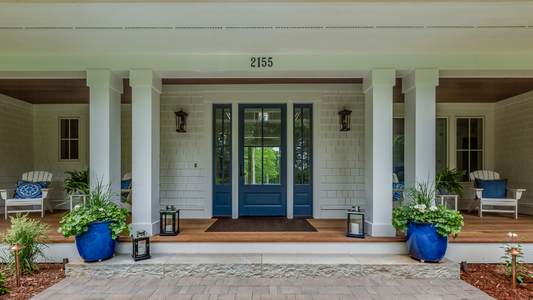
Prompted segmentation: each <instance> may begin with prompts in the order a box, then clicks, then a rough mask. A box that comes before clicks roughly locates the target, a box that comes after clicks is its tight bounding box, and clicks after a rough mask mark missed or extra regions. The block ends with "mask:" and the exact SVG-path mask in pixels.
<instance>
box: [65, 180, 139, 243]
mask: <svg viewBox="0 0 533 300" xmlns="http://www.w3.org/2000/svg"><path fill="white" fill-rule="evenodd" d="M83 195H85V204H78V205H76V206H75V207H74V209H72V211H71V212H69V213H68V214H66V215H65V216H63V218H62V219H61V221H60V223H63V225H62V226H61V227H60V228H59V229H58V230H57V231H58V232H60V233H62V234H63V236H64V237H65V238H68V237H70V236H71V235H74V236H79V235H81V234H82V233H83V232H85V231H87V230H88V229H89V226H88V224H89V223H93V222H101V221H112V222H111V223H110V224H109V226H108V227H109V229H111V237H112V238H113V239H116V238H117V237H118V236H119V235H120V234H121V233H124V234H125V235H130V227H129V225H128V223H127V222H126V217H127V216H129V214H130V212H129V211H128V210H127V209H126V208H124V207H119V206H118V205H117V204H115V203H114V202H113V200H114V199H118V195H117V194H116V193H115V192H113V190H112V189H111V185H109V184H103V183H102V182H101V181H98V182H97V183H96V185H95V186H94V187H93V188H91V189H89V190H87V191H84V192H83Z"/></svg>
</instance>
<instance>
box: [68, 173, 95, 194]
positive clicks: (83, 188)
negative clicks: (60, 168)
mask: <svg viewBox="0 0 533 300" xmlns="http://www.w3.org/2000/svg"><path fill="white" fill-rule="evenodd" d="M65 174H68V175H69V176H68V177H67V178H65V181H64V182H63V190H64V191H65V192H67V194H73V193H76V192H81V193H83V192H87V190H88V189H89V168H87V169H86V170H81V171H76V170H73V171H65Z"/></svg>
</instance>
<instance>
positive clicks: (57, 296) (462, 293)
mask: <svg viewBox="0 0 533 300" xmlns="http://www.w3.org/2000/svg"><path fill="white" fill-rule="evenodd" d="M32 299H34V300H44V299H51V300H61V299H65V300H76V299H80V300H85V299H109V300H130V299H149V300H156V299H165V300H167V299H168V300H171V299H186V300H200V299H202V300H217V299H220V300H238V299H243V300H244V299H253V300H255V299H257V300H270V299H272V300H288V299H306V300H356V299H361V300H362V299H365V300H380V299H383V300H389V299H392V300H463V299H468V300H475V299H479V300H488V299H494V298H492V297H490V296H488V295H487V294H485V293H484V292H482V291H480V290H478V289H476V288H475V287H473V286H471V285H470V284H468V283H466V282H464V281H462V280H459V279H366V278H337V279H333V278H299V279H281V278H275V279H266V278H225V279H222V278H191V277H188V278H163V279H154V278H117V279H86V278H80V279H75V278H67V279H64V280H62V281H61V282H59V283H57V284H55V285H54V286H52V287H50V288H49V289H47V290H45V291H43V292H42V293H40V294H38V295H37V296H35V297H33V298H32Z"/></svg>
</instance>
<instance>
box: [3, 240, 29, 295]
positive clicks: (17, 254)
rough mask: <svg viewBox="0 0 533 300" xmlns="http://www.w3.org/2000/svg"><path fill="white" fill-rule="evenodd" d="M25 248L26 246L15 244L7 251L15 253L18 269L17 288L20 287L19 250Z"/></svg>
mask: <svg viewBox="0 0 533 300" xmlns="http://www.w3.org/2000/svg"><path fill="white" fill-rule="evenodd" d="M24 248H26V246H23V245H19V243H15V244H14V245H13V246H11V247H10V248H9V249H7V250H9V251H15V267H16V268H17V287H20V265H19V250H20V249H24Z"/></svg>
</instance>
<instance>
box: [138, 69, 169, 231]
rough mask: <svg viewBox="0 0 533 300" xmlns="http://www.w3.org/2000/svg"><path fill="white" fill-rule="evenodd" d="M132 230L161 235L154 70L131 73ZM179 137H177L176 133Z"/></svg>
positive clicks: (157, 99)
mask: <svg viewBox="0 0 533 300" xmlns="http://www.w3.org/2000/svg"><path fill="white" fill-rule="evenodd" d="M130 86H131V87H132V114H131V116H132V138H131V140H132V153H131V160H132V178H133V181H132V221H133V223H132V224H131V225H132V228H133V231H134V232H135V231H137V230H146V231H147V232H148V233H149V234H150V235H154V234H157V233H159V169H160V165H159V149H160V148H159V146H160V145H159V141H160V138H159V136H160V134H159V132H160V97H159V96H160V94H161V91H162V83H161V78H159V76H157V74H155V73H154V72H153V71H152V70H131V71H130ZM176 134H178V133H176Z"/></svg>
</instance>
